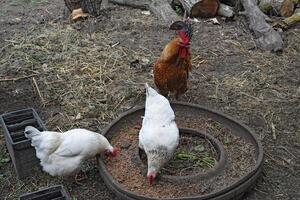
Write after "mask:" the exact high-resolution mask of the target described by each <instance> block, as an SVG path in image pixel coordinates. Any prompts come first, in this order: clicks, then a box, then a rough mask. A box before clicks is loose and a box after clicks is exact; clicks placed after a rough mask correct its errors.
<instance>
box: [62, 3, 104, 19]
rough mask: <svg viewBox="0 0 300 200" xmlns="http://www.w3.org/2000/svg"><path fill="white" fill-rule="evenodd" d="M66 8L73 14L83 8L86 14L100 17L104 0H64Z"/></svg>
mask: <svg viewBox="0 0 300 200" xmlns="http://www.w3.org/2000/svg"><path fill="white" fill-rule="evenodd" d="M64 1H65V5H66V7H67V8H68V9H69V10H70V12H72V11H73V10H75V9H79V8H81V9H82V10H83V12H84V13H89V14H91V15H95V16H97V15H99V14H100V8H101V3H102V0H64Z"/></svg>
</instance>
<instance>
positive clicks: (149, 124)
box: [139, 84, 179, 184]
mask: <svg viewBox="0 0 300 200" xmlns="http://www.w3.org/2000/svg"><path fill="white" fill-rule="evenodd" d="M145 87H146V105H145V116H144V117H143V123H142V128H141V130H140V132H139V147H140V148H141V149H142V150H144V151H145V153H146V155H147V161H148V162H147V163H148V171H147V179H148V181H149V183H150V184H152V183H153V181H154V179H155V178H156V176H157V173H158V172H159V171H160V169H161V168H162V167H163V166H164V165H165V164H166V163H167V162H168V161H169V160H170V158H171V157H172V156H173V154H174V152H175V149H176V148H177V146H178V141H179V130H178V128H177V125H176V122H175V114H174V111H173V110H172V108H171V106H170V103H169V101H168V99H166V98H165V97H164V96H162V95H160V94H158V93H157V92H156V91H155V90H154V89H153V88H151V87H149V86H148V84H146V85H145Z"/></svg>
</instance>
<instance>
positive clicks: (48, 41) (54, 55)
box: [0, 24, 151, 129]
mask: <svg viewBox="0 0 300 200" xmlns="http://www.w3.org/2000/svg"><path fill="white" fill-rule="evenodd" d="M107 35H108V34H107V33H105V32H98V33H93V34H92V35H89V34H86V33H82V32H78V31H76V30H74V28H72V27H71V26H70V25H67V26H62V25H59V24H53V25H51V27H47V28H44V29H41V30H40V29H33V30H31V31H30V32H28V33H27V35H23V34H20V35H15V36H14V37H13V38H12V39H10V40H8V41H7V44H8V45H7V46H6V48H7V49H9V52H10V53H8V54H6V55H5V56H4V57H3V58H2V60H1V63H0V65H2V66H10V69H9V71H14V72H17V74H14V76H16V77H23V76H26V77H28V76H35V77H36V80H37V81H35V82H36V83H35V88H36V89H38V91H40V95H39V96H40V97H41V100H42V103H43V104H44V106H45V107H47V106H48V105H51V104H59V105H60V106H62V107H63V109H64V113H61V116H60V120H59V121H60V123H61V124H57V122H58V120H57V119H51V118H50V119H48V121H47V125H48V126H50V127H53V126H54V124H53V122H55V126H58V127H61V128H66V129H68V128H72V127H73V126H78V125H81V126H84V127H89V123H90V119H91V118H94V119H95V120H96V121H98V123H99V125H102V124H103V122H104V123H105V122H107V121H108V120H111V119H113V118H115V117H116V111H117V110H122V109H126V108H127V109H128V108H129V107H128V106H129V105H130V103H131V105H132V103H134V102H136V101H137V100H138V98H140V97H141V95H142V93H143V89H142V88H143V85H142V84H143V83H144V82H147V81H148V82H151V80H141V81H135V80H134V79H135V71H134V70H132V68H131V67H130V62H131V61H133V60H134V57H133V56H132V53H131V50H130V49H128V48H126V47H124V46H120V45H116V46H114V47H112V45H111V44H112V42H113V41H112V40H111V39H110V38H109V37H107ZM138 56H139V55H138V54H137V55H135V57H138ZM33 80H35V79H34V78H33ZM129 100H131V102H130V101H129ZM124 102H127V103H129V104H127V105H126V104H125V105H124ZM126 106H127V107H126ZM55 118H57V116H56V117H55ZM62 119H63V120H62ZM79 120H80V124H79V123H77V122H78V121H79ZM76 121H77V122H76ZM49 123H52V124H49Z"/></svg>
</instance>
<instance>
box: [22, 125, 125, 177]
mask: <svg viewBox="0 0 300 200" xmlns="http://www.w3.org/2000/svg"><path fill="white" fill-rule="evenodd" d="M24 133H25V136H26V137H27V138H29V139H31V145H32V146H33V147H34V148H35V150H36V156H37V158H39V159H40V164H41V166H42V167H43V170H44V171H45V172H47V173H49V174H50V175H52V176H68V175H73V174H75V173H77V172H78V171H79V170H80V166H81V164H82V162H83V161H85V160H87V159H88V158H91V157H95V156H96V155H97V154H100V153H105V155H107V156H111V157H115V156H116V155H117V154H118V151H119V150H118V149H117V148H114V147H112V146H111V144H110V143H109V142H108V140H107V139H106V138H105V137H104V136H103V135H101V134H99V133H96V132H92V131H89V130H86V129H72V130H69V131H66V132H64V133H59V132H54V131H42V132H41V131H39V130H38V129H36V128H34V127H32V126H27V127H26V128H25V132H24Z"/></svg>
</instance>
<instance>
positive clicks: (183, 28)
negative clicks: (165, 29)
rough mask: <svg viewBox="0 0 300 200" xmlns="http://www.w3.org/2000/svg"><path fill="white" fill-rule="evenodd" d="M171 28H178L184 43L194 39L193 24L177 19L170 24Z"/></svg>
mask: <svg viewBox="0 0 300 200" xmlns="http://www.w3.org/2000/svg"><path fill="white" fill-rule="evenodd" d="M170 29H171V30H176V31H177V32H178V35H179V36H180V37H181V39H182V40H183V42H184V43H189V41H190V40H191V39H192V35H193V30H192V26H191V24H190V23H188V22H184V21H176V22H174V23H173V24H171V26H170Z"/></svg>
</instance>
